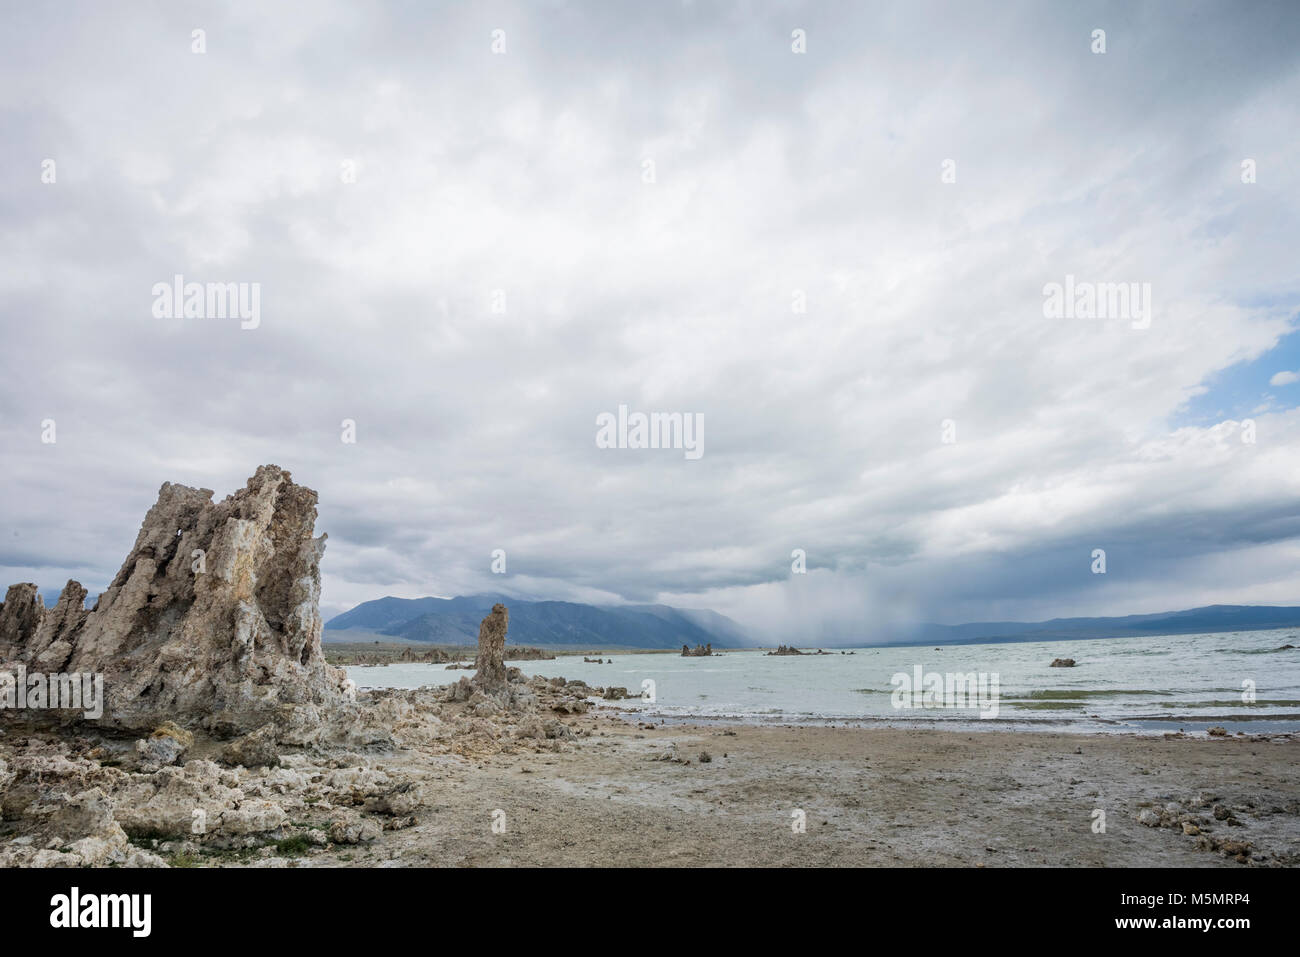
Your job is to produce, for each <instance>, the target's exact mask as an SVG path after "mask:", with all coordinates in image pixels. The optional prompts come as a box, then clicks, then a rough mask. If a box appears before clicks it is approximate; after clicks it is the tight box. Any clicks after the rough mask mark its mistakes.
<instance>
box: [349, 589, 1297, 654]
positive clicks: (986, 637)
mask: <svg viewBox="0 0 1300 957" xmlns="http://www.w3.org/2000/svg"><path fill="white" fill-rule="evenodd" d="M498 601H501V602H504V603H505V604H506V605H507V606H508V607H509V608H510V632H509V635H508V636H507V641H509V642H510V643H511V644H516V645H551V646H554V645H572V646H582V647H588V648H599V647H610V646H616V647H617V646H626V647H630V648H680V647H681V646H682V645H690V646H691V647H692V648H693V647H695V646H696V645H703V644H712V645H713V646H714V647H715V648H744V647H756V646H758V645H760V644H771V643H772V642H771V641H770V640H768V641H763V640H760V639H759V638H756V637H751V636H750V635H748V634H747V633H746V632H745V630H744V629H743V628H741V627H740V625H738V624H736V622H734V621H732V620H731V619H730V618H728V617H726V616H725V615H720V614H718V613H717V612H712V611H699V610H693V609H682V608H671V607H669V606H668V605H585V604H581V603H578V602H569V601H521V600H518V599H508V598H501V597H498V596H492V595H473V596H469V597H460V598H378V599H375V600H374V601H367V602H363V603H362V604H360V605H357V607H355V608H353V609H352V610H351V611H347V612H344V613H343V614H341V615H339V616H337V617H335V618H332V619H330V621H329V622H327V623H326V625H325V627H326V628H327V629H328V630H330V631H342V630H345V629H356V630H361V631H367V632H372V633H378V634H381V635H391V636H392V637H394V638H403V639H407V640H411V641H427V642H432V643H436V644H443V645H472V644H474V642H476V641H477V640H478V626H479V622H480V621H482V620H483V617H484V616H485V615H486V614H487V613H488V612H489V611H491V609H492V605H493V603H494V602H498ZM1272 628H1300V607H1274V606H1269V605H1208V606H1206V607H1204V608H1190V609H1187V610H1185V611H1171V612H1162V613H1160V614H1153V615H1126V616H1124V617H1120V618H1053V619H1052V620H1051V621H1036V622H1023V621H988V622H972V623H969V624H964V625H934V624H922V625H916V626H913V627H911V628H905V629H902V630H899V631H897V632H894V633H891V634H888V635H881V634H877V633H874V632H873V630H872V629H871V627H870V626H865V627H864V629H863V634H862V635H861V636H859V637H856V638H845V639H842V640H838V641H835V640H829V639H826V638H823V639H821V640H820V641H804V640H802V639H801V638H800V637H799V636H798V635H790V636H786V637H785V638H784V639H783V640H785V641H787V642H789V641H794V642H795V643H796V644H798V645H799V646H800V647H826V648H832V647H849V646H853V645H859V646H860V645H864V644H889V645H913V644H935V645H961V644H979V643H993V642H1004V641H1063V640H1067V639H1076V640H1078V639H1083V638H1120V637H1134V636H1141V635H1185V634H1198V633H1203V632H1215V631H1263V630H1267V629H1272Z"/></svg>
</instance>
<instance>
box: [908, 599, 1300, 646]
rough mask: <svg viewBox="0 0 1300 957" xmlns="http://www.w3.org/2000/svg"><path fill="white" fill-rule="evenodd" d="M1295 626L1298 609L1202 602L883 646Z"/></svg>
mask: <svg viewBox="0 0 1300 957" xmlns="http://www.w3.org/2000/svg"><path fill="white" fill-rule="evenodd" d="M1298 627H1300V608H1296V607H1275V606H1271V605H1206V606H1204V607H1203V608H1188V609H1187V610H1185V611H1167V612H1160V613H1159V614H1154V615H1125V616H1123V617H1122V618H1053V619H1052V620H1051V621H1034V622H1024V621H984V622H974V623H972V624H968V625H918V626H916V627H915V628H913V629H909V630H907V631H905V632H904V633H903V634H902V635H901V636H899V637H898V638H896V639H895V640H892V641H888V642H886V644H891V645H906V644H930V643H932V642H933V643H934V644H937V645H942V644H948V645H969V644H977V643H985V644H989V643H993V642H1001V641H1058V640H1066V639H1070V638H1074V639H1079V638H1132V637H1140V636H1142V635H1195V634H1203V633H1206V632H1215V631H1267V630H1269V629H1272V628H1298Z"/></svg>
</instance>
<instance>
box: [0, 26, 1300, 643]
mask: <svg viewBox="0 0 1300 957" xmlns="http://www.w3.org/2000/svg"><path fill="white" fill-rule="evenodd" d="M436 6H437V7H438V8H437V9H434V7H435V5H434V4H424V3H393V4H388V5H385V6H380V5H378V4H333V3H326V2H318V3H313V4H310V5H305V6H304V5H302V4H267V3H256V4H255V3H237V4H233V5H230V6H227V5H224V4H213V5H210V6H209V5H203V4H176V3H157V4H141V3H134V4H108V3H87V4H81V5H78V4H64V3H60V4H28V3H13V2H5V3H4V4H3V19H4V29H3V31H0V256H2V257H3V262H4V267H3V269H0V322H3V332H4V347H3V349H0V439H2V440H3V455H4V468H3V486H2V489H3V494H2V495H0V573H2V574H3V577H4V579H5V580H6V581H8V582H16V581H35V582H37V583H38V584H40V585H41V587H42V588H45V589H53V590H57V589H58V588H59V587H61V586H62V584H63V582H64V581H65V580H66V579H67V578H69V577H75V578H77V579H79V580H80V581H82V582H83V583H84V584H86V586H87V587H88V588H90V590H91V592H92V594H94V593H96V592H97V591H99V590H101V589H102V588H103V587H105V586H106V584H107V583H108V581H109V580H110V579H111V578H112V576H113V574H114V573H115V572H116V570H117V568H118V566H119V565H120V563H121V561H122V559H123V557H124V556H125V554H126V552H127V550H128V549H129V548H130V546H131V543H132V542H133V540H134V537H135V534H136V532H137V530H138V528H139V524H140V521H141V519H142V517H143V515H144V512H145V511H146V510H147V508H148V507H149V506H150V505H151V504H152V503H153V501H154V499H155V498H156V495H157V490H158V487H159V485H160V484H161V483H162V482H164V481H175V482H181V483H184V484H188V485H195V486H202V487H206V488H211V489H214V490H216V497H217V498H218V499H219V498H221V497H223V496H225V495H227V494H229V493H230V492H233V491H234V490H235V489H236V488H238V487H239V486H241V485H243V484H244V482H245V481H246V479H247V478H248V476H250V475H251V474H252V472H253V471H254V469H255V468H256V467H257V466H258V465H259V464H261V463H266V462H273V463H276V464H279V465H281V466H283V467H285V468H287V469H290V470H291V471H292V473H293V476H294V479H295V480H296V481H298V482H301V483H303V484H305V485H308V486H310V487H312V488H314V489H317V490H318V491H319V493H320V518H319V520H318V522H317V529H318V531H324V532H328V533H329V545H328V549H327V551H326V553H325V557H324V560H323V564H322V571H323V577H324V594H323V604H324V606H325V612H326V614H327V615H332V614H334V613H337V612H339V611H342V610H344V609H346V608H348V607H351V606H352V605H354V604H356V603H357V602H360V601H364V600H367V599H371V598H377V597H380V596H383V595H388V594H392V595H400V596H405V597H416V596H421V595H442V596H451V595H456V594H471V593H477V592H483V591H489V590H491V591H500V592H504V593H506V594H509V595H515V596H525V597H545V598H567V599H575V600H586V601H608V602H621V601H638V602H640V601H663V602H667V603H670V604H677V605H682V606H690V607H709V608H714V609H717V610H718V611H722V612H724V613H727V614H730V615H732V616H733V617H734V618H736V619H737V620H738V621H740V622H741V623H742V624H745V625H747V626H749V627H751V628H754V629H755V630H756V631H758V630H762V631H765V632H767V633H769V634H772V635H786V634H795V633H798V634H807V635H810V636H815V635H830V634H832V633H836V634H842V633H850V634H853V633H857V632H859V631H861V632H862V633H863V634H868V635H878V634H880V633H881V632H882V631H886V632H887V631H888V629H889V628H890V627H892V626H893V625H895V624H897V623H900V622H903V621H908V620H927V621H939V622H959V621H970V620H988V619H1025V620H1028V619H1038V618H1045V617H1052V616H1056V615H1075V614H1084V615H1109V614H1127V613H1137V612H1152V611H1162V610H1168V609H1174V608H1180V607H1189V606H1193V605H1202V604H1211V603H1219V602H1223V603H1291V604H1300V576H1297V572H1296V570H1297V567H1300V335H1297V334H1294V331H1295V330H1296V329H1297V326H1298V325H1300V321H1298V303H1300V269H1298V268H1297V263H1298V262H1300V259H1298V258H1297V246H1300V122H1298V121H1297V119H1298V116H1297V114H1298V112H1300V108H1298V106H1297V104H1300V9H1297V7H1296V6H1295V5H1294V4H1292V3H1285V2H1284V3H1277V4H1266V3H1239V4H1224V3H1207V4H1198V3H1181V2H1180V3H1173V2H1169V3H1157V2H1153V3H1144V4H1132V3H1128V2H1124V3H1116V4H1089V3H1068V4H1066V3H1055V4H1046V3H1035V4H1026V5H1018V4H1009V3H997V4H992V3H989V4H977V3H954V4H951V5H928V4H918V3H912V2H907V3H902V2H900V3H889V4H874V3H872V4H868V3H846V4H842V5H841V4H831V3H816V4H798V3H776V2H773V3H734V4H733V3H720V2H708V3H706V2H702V0H697V2H694V3H690V2H686V3H681V4H677V5H669V4H657V3H655V4H641V3H635V4H634V3H620V4H610V3H597V2H591V3H586V4H566V3H544V2H543V3H528V4H518V5H490V4H482V5H480V4H475V5H473V6H472V7H469V6H468V5H459V4H458V5H454V6H453V5H451V4H447V5H445V6H443V5H436ZM1097 29H1103V30H1105V52H1104V53H1096V52H1093V48H1094V46H1095V45H1096V41H1095V40H1094V39H1093V31H1094V30H1097ZM195 30H203V31H204V33H203V34H201V35H200V38H199V39H201V41H202V45H203V46H204V47H205V51H206V52H202V53H198V52H194V47H195V45H196V43H198V42H199V41H198V40H196V38H195V36H194V33H193V31H195ZM497 30H499V31H503V33H502V34H495V40H494V31H497ZM795 30H802V31H804V34H803V36H804V37H805V38H806V52H804V53H797V52H794V50H793V49H792V46H796V45H798V41H797V40H796V39H792V34H793V31H795ZM494 43H495V45H496V47H497V48H498V50H499V49H500V48H501V47H502V44H503V43H504V51H503V52H495V51H494V49H493V47H494ZM47 160H53V161H54V163H53V166H50V164H47V163H46V162H45V161H47ZM948 160H951V161H952V163H951V164H946V163H945V161H948ZM1246 160H1252V161H1253V169H1254V171H1255V177H1254V178H1255V182H1253V183H1252V182H1243V162H1245V161H1246ZM50 170H53V172H54V176H53V179H54V182H48V181H45V180H48V179H49V178H51V177H50V176H49V174H48V173H49V171H50ZM349 171H351V173H353V174H354V175H349ZM945 172H947V173H948V174H949V175H948V176H947V177H946V178H948V179H954V178H955V181H954V182H945V181H944V180H945ZM1245 178H1250V177H1249V176H1246V177H1245ZM347 180H354V181H347ZM647 180H652V181H647ZM176 274H181V275H183V276H184V277H185V279H186V280H187V281H197V282H222V283H226V282H233V283H258V284H260V286H259V291H260V297H261V298H260V317H259V318H260V322H259V324H258V325H257V327H256V328H248V329H245V328H241V323H240V322H239V320H238V319H228V318H217V317H205V318H159V317H157V316H156V315H155V309H154V306H155V294H154V292H153V290H154V286H155V284H157V283H160V282H166V283H170V282H171V280H172V277H173V276H174V275H176ZM1067 275H1070V276H1074V277H1075V281H1076V282H1096V283H1103V282H1126V283H1127V282H1134V283H1140V284H1149V289H1150V297H1151V300H1150V301H1151V311H1150V315H1149V326H1148V327H1147V328H1134V327H1135V326H1139V327H1140V326H1141V325H1142V323H1141V321H1129V320H1128V319H1127V318H1123V319H1118V320H1116V319H1095V318H1093V319H1089V318H1050V317H1047V316H1045V314H1044V312H1045V310H1044V300H1045V294H1044V287H1045V286H1046V285H1047V284H1049V283H1053V282H1059V283H1064V282H1065V281H1066V276H1067ZM250 288H251V287H250ZM800 300H802V301H803V302H804V303H806V309H805V310H804V311H798V304H799V302H800ZM502 307H504V308H502ZM1289 334H1290V335H1289ZM620 404H623V405H627V406H628V407H629V408H630V409H631V410H632V411H638V410H639V411H645V412H655V411H658V412H683V413H690V414H698V415H702V416H703V421H704V424H705V428H704V436H703V441H704V444H703V452H704V454H703V455H702V456H701V457H699V458H698V459H689V458H687V457H686V456H685V455H684V454H683V452H682V451H681V450H672V449H648V450H647V449H601V448H598V447H597V444H596V441H595V437H596V431H597V430H596V418H597V416H598V415H600V414H601V413H603V412H613V413H616V412H617V410H618V406H619V405H620ZM49 419H52V420H54V423H55V428H56V432H55V441H54V442H48V441H42V438H43V435H44V434H45V433H46V432H47V431H48V430H46V429H45V428H44V427H43V425H42V423H43V422H44V421H45V420H49ZM345 419H351V420H353V421H354V422H355V423H356V433H355V436H356V441H355V443H348V442H345V441H343V427H342V422H343V420H345ZM1243 419H1250V420H1252V421H1253V423H1254V424H1253V430H1254V439H1255V441H1254V442H1249V441H1243V438H1248V437H1249V436H1248V435H1247V434H1246V432H1245V431H1243V426H1242V424H1241V423H1242V420H1243ZM944 420H951V422H952V424H953V426H952V429H951V430H950V433H949V438H951V437H952V434H953V432H955V439H956V441H954V442H945V441H943V439H944V435H943V426H942V423H943V422H944ZM1098 548H1100V549H1105V552H1106V573H1105V574H1104V575H1101V574H1094V573H1093V571H1092V568H1093V565H1094V559H1093V551H1094V549H1098ZM493 549H504V550H505V553H506V569H507V573H506V574H505V575H496V574H493V573H492V571H491V561H492V554H491V553H492V551H493ZM795 549H803V550H804V551H805V553H806V556H807V558H806V562H807V573H806V574H802V575H800V574H795V573H794V572H793V571H792V567H791V565H792V557H791V553H792V552H793V551H794V550H795Z"/></svg>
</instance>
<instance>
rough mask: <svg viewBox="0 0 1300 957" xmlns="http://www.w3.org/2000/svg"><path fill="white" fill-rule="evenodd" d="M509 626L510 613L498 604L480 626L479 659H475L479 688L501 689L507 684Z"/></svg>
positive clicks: (475, 681) (475, 680)
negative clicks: (507, 633)
mask: <svg viewBox="0 0 1300 957" xmlns="http://www.w3.org/2000/svg"><path fill="white" fill-rule="evenodd" d="M509 625H510V612H508V611H507V610H506V606H505V605H503V604H501V603H500V602H497V603H496V604H495V605H493V606H492V611H491V612H489V613H488V616H487V617H486V618H484V619H483V621H482V623H481V624H480V625H479V626H478V657H477V658H475V659H474V667H475V668H476V669H478V673H477V674H475V675H474V682H473V683H474V684H475V685H476V686H477V687H480V688H488V689H490V688H500V687H503V686H504V685H505V684H506V682H507V680H508V678H507V675H506V661H505V654H506V628H507V627H509Z"/></svg>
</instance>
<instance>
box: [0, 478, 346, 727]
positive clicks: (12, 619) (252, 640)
mask: <svg viewBox="0 0 1300 957" xmlns="http://www.w3.org/2000/svg"><path fill="white" fill-rule="evenodd" d="M315 521H316V493H315V492H314V491H312V490H311V489H309V488H305V487H303V486H301V485H296V484H294V482H293V481H292V479H291V478H290V476H289V473H288V472H286V471H284V470H283V469H281V468H279V467H278V466H275V465H264V466H262V467H261V468H259V469H258V470H257V472H256V473H255V474H254V475H253V477H252V478H251V479H249V481H248V484H247V485H246V486H245V487H244V488H242V489H240V490H239V491H238V492H236V493H235V494H234V495H231V496H228V497H227V498H226V499H225V500H224V501H222V502H220V503H216V504H214V503H213V502H212V492H211V491H210V490H209V489H196V488H189V487H187V486H184V485H173V484H172V483H170V482H168V483H165V484H164V485H163V486H162V488H161V490H160V491H159V493H158V501H157V502H156V503H155V504H154V506H153V507H152V508H151V509H149V512H148V514H147V515H146V516H145V519H144V523H143V525H142V526H141V528H140V533H139V535H138V536H137V537H136V541H135V545H134V546H133V547H132V549H131V552H130V554H128V555H127V558H126V561H124V562H123V563H122V567H121V569H120V570H119V571H118V573H117V576H116V577H115V578H114V579H113V582H112V584H110V585H109V587H108V589H107V590H106V591H105V592H104V593H103V594H102V595H101V596H100V597H99V601H98V602H97V603H96V605H95V608H94V609H93V610H91V611H86V610H85V609H84V607H83V602H84V599H85V594H86V592H85V589H84V588H82V587H81V585H80V584H78V583H77V582H69V583H68V585H67V587H66V588H65V589H64V591H63V594H62V596H61V597H60V599H59V603H58V605H57V606H56V607H55V608H54V609H50V610H47V609H45V608H44V606H43V605H41V604H40V602H39V600H38V598H37V595H36V587H35V586H34V585H31V584H21V585H15V586H13V587H11V588H10V589H9V591H8V594H7V595H6V600H5V602H4V605H3V606H0V656H3V658H4V659H5V662H6V663H11V664H17V663H22V664H25V665H26V666H27V667H28V669H29V670H40V671H43V672H49V673H54V672H82V673H92V674H102V675H103V676H104V695H105V706H104V714H103V717H102V719H101V720H102V722H103V725H104V726H106V727H116V728H129V729H138V730H152V729H153V728H155V727H157V726H158V725H160V724H161V723H163V722H164V721H168V720H170V721H174V722H176V723H177V724H179V725H181V726H184V727H203V728H206V729H207V730H209V731H213V732H216V733H222V734H231V733H237V732H246V731H251V730H254V729H256V728H259V727H262V726H263V725H264V724H265V723H266V722H267V721H268V720H272V719H275V720H277V721H280V722H284V723H286V724H288V725H292V724H293V723H294V721H295V715H294V714H293V713H292V712H293V711H294V710H295V709H305V710H306V712H307V718H306V721H305V723H306V725H308V726H318V725H320V723H321V721H322V720H323V719H324V718H325V717H326V715H327V712H329V711H330V710H331V709H334V708H338V707H340V706H343V705H345V704H347V703H348V702H349V701H351V700H352V699H353V698H354V696H355V691H354V689H353V688H352V687H351V683H350V682H349V681H348V680H347V677H346V675H345V674H344V672H343V671H342V670H341V669H338V668H334V667H331V666H330V665H328V664H326V662H325V659H324V656H323V655H322V653H321V646H320V638H321V617H320V610H319V607H318V604H317V603H318V599H319V597H320V558H321V555H322V553H323V552H324V550H325V536H324V535H321V536H320V537H319V538H316V537H313V529H314V526H315ZM286 706H287V710H286ZM27 717H30V718H33V719H35V718H38V717H39V716H38V715H31V714H29V715H27ZM299 723H302V722H301V721H300V722H299Z"/></svg>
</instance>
